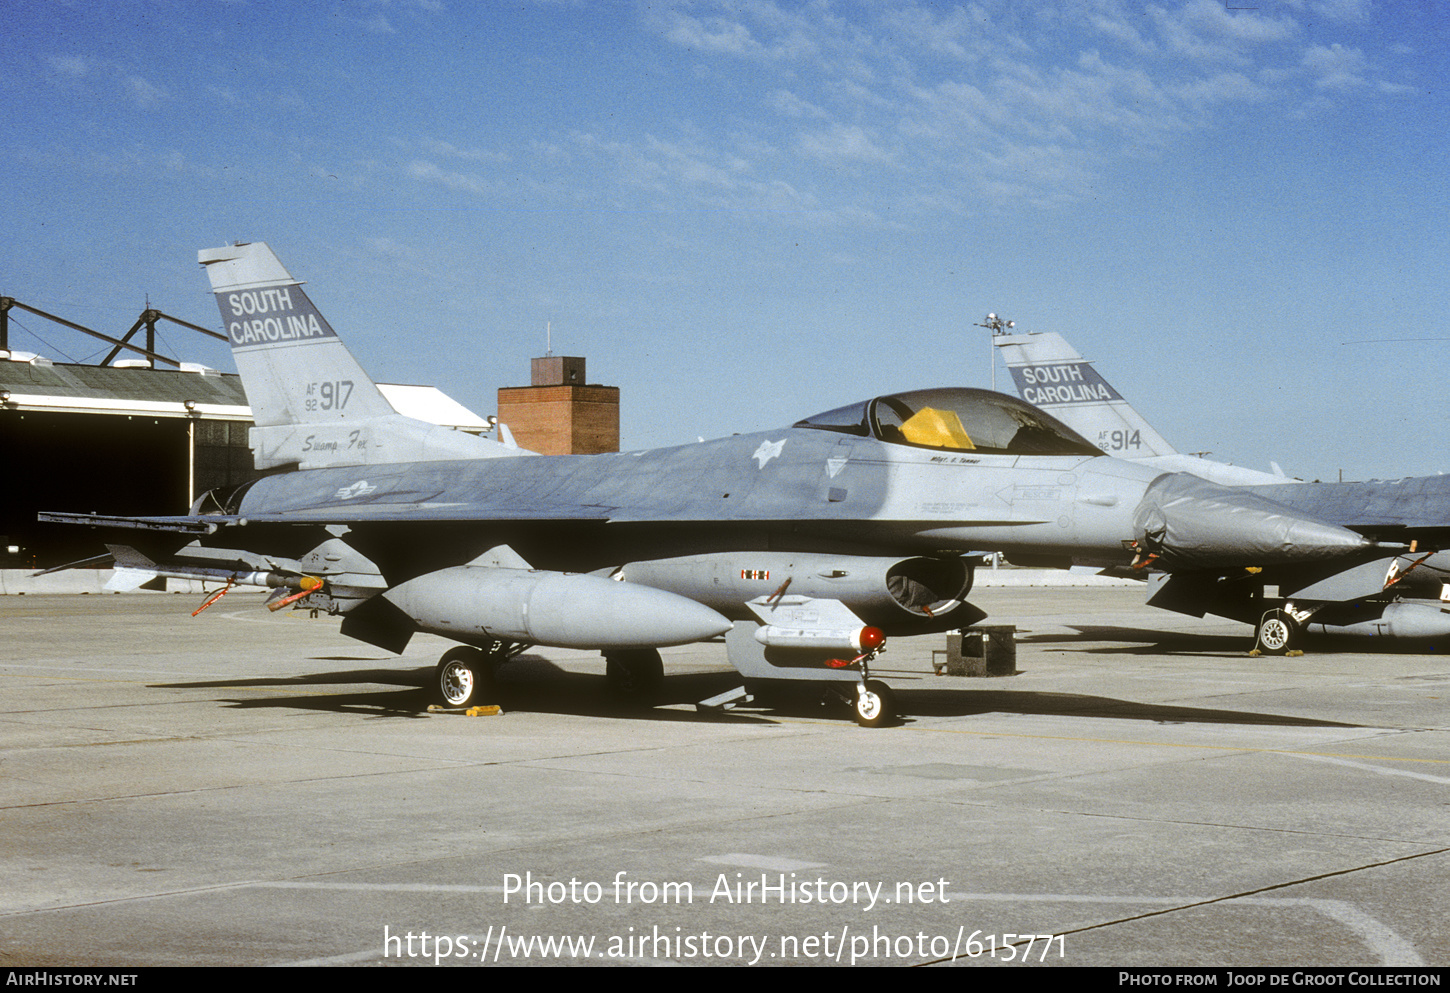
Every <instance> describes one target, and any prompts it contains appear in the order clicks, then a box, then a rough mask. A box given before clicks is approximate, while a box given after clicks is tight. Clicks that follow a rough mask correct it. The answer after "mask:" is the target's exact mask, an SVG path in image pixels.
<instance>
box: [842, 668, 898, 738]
mask: <svg viewBox="0 0 1450 993" xmlns="http://www.w3.org/2000/svg"><path fill="white" fill-rule="evenodd" d="M851 709H852V713H853V714H854V715H855V717H856V723H857V724H859V725H861V726H862V727H863V728H879V727H883V726H884V725H886V724H887V723H888V722H889V721H891V719H892V718H894V717H895V716H896V698H895V695H894V694H893V693H892V692H891V687H889V686H887V685H886V684H885V683H883V682H882V681H881V680H879V679H867V680H863V681H862V682H860V683H858V684H857V685H856V702H855V704H854V705H853V706H852V708H851Z"/></svg>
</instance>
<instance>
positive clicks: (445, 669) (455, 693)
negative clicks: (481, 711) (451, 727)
mask: <svg viewBox="0 0 1450 993" xmlns="http://www.w3.org/2000/svg"><path fill="white" fill-rule="evenodd" d="M489 675H490V673H489V668H488V662H487V660H486V659H485V657H484V653H483V652H481V651H479V650H478V649H476V648H463V647H460V648H451V649H449V650H448V651H446V652H444V653H443V657H442V658H441V659H439V660H438V669H437V672H436V673H435V678H434V680H433V685H434V688H435V689H436V691H437V694H438V699H439V700H440V701H441V702H442V704H443V706H445V707H472V706H474V705H476V704H479V703H482V702H483V698H484V696H485V695H486V687H487V685H488V682H489V678H488V677H489Z"/></svg>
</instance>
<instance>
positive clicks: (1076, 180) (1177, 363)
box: [0, 0, 1450, 479]
mask: <svg viewBox="0 0 1450 993" xmlns="http://www.w3.org/2000/svg"><path fill="white" fill-rule="evenodd" d="M1233 2H1234V6H1232V7H1230V6H1227V5H1225V4H1224V3H1221V2H1220V3H1213V2H1209V0H1188V2H1182V0H1163V2H1160V3H1148V4H1131V3H1122V2H1116V0H1064V2H1061V3H1056V4H1038V3H1024V2H1017V3H1009V2H990V0H989V2H982V3H975V4H948V3H926V2H915V3H913V2H879V3H878V2H845V0H836V2H805V3H787V2H784V0H695V2H688V0H681V2H664V3H657V2H651V3H645V2H639V3H634V2H624V0H621V2H568V0H513V2H509V3H504V2H485V3H462V2H458V0H392V2H382V0H357V2H317V3H267V2H245V0H234V2H223V0H125V2H123V0H114V2H103V3H94V2H61V0H52V2H34V0H12V2H11V3H8V4H7V5H6V17H7V25H6V36H7V40H6V44H5V46H4V47H3V49H0V100H3V102H4V106H5V107H6V112H5V114H4V116H3V124H0V127H3V128H4V131H5V138H6V140H5V143H4V144H5V148H6V154H5V155H4V156H3V157H0V195H3V203H4V206H5V208H6V209H5V222H4V225H3V228H0V293H3V294H6V295H10V296H14V297H16V298H18V299H20V300H22V301H25V302H27V303H31V304H33V305H36V306H39V307H42V308H44V309H50V310H54V311H56V312H58V313H61V314H63V315H66V316H70V317H72V318H73V319H76V320H79V321H81V322H82V323H88V324H90V326H92V327H95V328H97V329H99V330H103V331H107V332H109V333H112V334H117V333H119V332H120V331H123V330H124V329H125V328H127V327H129V326H130V324H131V322H132V321H134V320H135V319H136V316H137V314H139V312H140V310H141V308H142V306H143V305H144V302H145V299H146V297H147V295H148V294H149V296H150V299H151V301H152V303H153V305H156V306H159V307H161V308H162V309H164V310H166V311H168V312H170V313H173V314H176V315H177V316H180V317H183V318H188V319H191V320H197V321H199V322H201V323H206V324H208V325H209V326H216V325H217V324H218V316H217V313H216V309H215V307H214V305H213V304H212V302H211V300H210V298H209V295H208V294H207V293H206V281H205V278H204V275H203V274H202V273H201V271H200V269H199V267H198V266H197V265H196V263H195V259H196V251H197V249H199V248H206V247H215V246H218V245H222V244H225V243H227V242H230V241H239V240H240V241H266V242H268V243H270V244H271V245H272V247H273V248H274V250H275V251H276V252H277V253H278V255H279V256H280V257H281V258H282V260H283V262H284V263H285V264H286V265H287V266H288V267H289V268H290V269H291V270H292V272H293V274H294V275H295V276H297V277H298V278H300V279H303V280H306V281H307V282H308V290H309V294H310V295H311V297H312V298H313V300H314V301H315V302H316V303H317V304H318V305H319V307H320V308H321V309H322V310H323V312H324V313H325V314H327V316H328V318H329V319H330V321H331V323H332V324H333V326H334V327H336V328H337V329H338V330H339V332H340V333H341V334H342V335H343V336H344V337H345V339H346V340H347V341H348V343H349V345H350V346H351V347H352V349H353V350H354V352H356V353H357V355H358V357H359V359H360V360H361V361H362V362H363V364H364V366H365V367H366V368H368V369H369V370H370V371H371V372H372V373H373V374H374V375H375V376H376V377H377V378H378V379H381V380H385V381H392V382H414V383H434V384H437V385H438V386H440V387H442V388H443V389H444V390H446V391H447V392H449V393H450V394H452V395H453V396H455V397H456V398H458V399H459V400H461V401H462V402H464V403H466V404H467V405H469V406H470V407H473V408H474V409H475V410H477V411H479V412H480V413H484V414H487V413H491V412H492V411H493V408H494V398H495V390H496V389H497V388H498V387H499V386H510V385H521V384H524V383H526V382H527V377H528V360H529V358H530V357H531V356H533V355H540V354H543V351H544V328H545V325H546V323H547V322H552V327H553V341H554V351H555V352H556V353H558V354H570V355H584V356H586V357H587V358H588V360H589V365H588V370H589V378H590V380H591V381H594V382H603V383H608V384H611V385H617V386H619V387H621V388H622V390H623V416H622V433H623V441H624V444H625V446H626V447H629V448H640V447H653V446H658V445H666V444H676V443H684V442H688V441H693V440H694V439H695V438H696V437H698V436H702V435H703V436H705V437H713V436H718V435H722V434H728V433H730V432H732V431H741V432H744V431H753V430H760V429H766V428H770V427H776V426H779V425H782V424H787V423H790V422H791V421H794V420H796V419H798V418H799V417H802V416H805V415H807V414H811V413H814V412H817V411H820V410H825V409H829V408H832V407H837V406H841V405H843V404H845V403H847V402H850V401H853V400H856V399H861V398H863V397H866V396H871V395H876V394H879V393H885V392H890V391H894V390H900V389H908V388H918V387H925V386H937V385H953V384H960V385H969V386H985V385H987V383H988V379H989V371H988V353H989V348H988V344H987V338H986V333H985V332H983V331H982V330H980V329H978V328H975V327H973V325H974V324H975V323H976V322H979V321H980V320H981V319H982V316H983V315H984V314H985V313H986V312H988V311H989V310H990V311H996V312H999V313H1001V314H1003V315H1005V316H1006V317H1009V318H1012V319H1014V320H1016V321H1017V322H1018V326H1019V328H1022V329H1026V330H1041V331H1060V332H1062V333H1064V334H1065V335H1066V336H1067V337H1068V338H1069V340H1070V341H1072V342H1073V343H1074V344H1075V345H1076V346H1077V347H1078V348H1079V350H1081V351H1082V352H1083V353H1084V354H1085V355H1087V356H1088V357H1089V358H1091V359H1094V360H1096V361H1097V362H1098V365H1099V369H1100V371H1101V372H1102V373H1103V374H1104V375H1105V377H1106V378H1107V379H1108V380H1109V381H1110V382H1112V383H1113V384H1114V385H1115V386H1117V387H1118V389H1119V390H1120V391H1121V392H1122V393H1123V394H1124V395H1125V396H1127V397H1128V398H1129V399H1130V400H1132V401H1133V402H1134V403H1135V405H1136V406H1138V407H1139V409H1140V410H1142V411H1143V412H1144V414H1145V415H1146V416H1147V417H1148V418H1149V420H1150V421H1152V422H1153V423H1154V424H1155V426H1157V427H1158V429H1159V430H1160V431H1161V432H1162V433H1163V434H1164V435H1165V436H1166V437H1167V438H1168V439H1169V440H1170V441H1172V442H1174V443H1175V444H1177V445H1178V447H1179V448H1181V449H1184V450H1194V451H1198V450H1211V451H1212V452H1213V453H1214V456H1213V457H1215V458H1220V459H1224V460H1227V461H1233V462H1236V463H1239V464H1243V465H1248V466H1251V467H1254V468H1266V467H1267V463H1268V460H1269V459H1271V458H1272V459H1274V460H1276V461H1278V462H1279V463H1280V464H1282V465H1283V466H1284V468H1285V469H1286V470H1287V471H1289V472H1290V473H1292V474H1295V475H1300V476H1304V477H1306V478H1315V477H1318V478H1325V479H1332V478H1336V476H1337V474H1338V473H1339V472H1340V471H1341V470H1342V471H1343V473H1344V476H1345V478H1346V479H1356V478H1368V477H1372V476H1380V477H1388V476H1398V475H1407V474H1423V473H1430V472H1437V471H1442V470H1450V441H1447V439H1450V397H1447V391H1446V390H1445V386H1444V382H1445V378H1446V372H1447V370H1450V340H1447V339H1450V322H1447V316H1446V315H1447V313H1450V293H1447V259H1450V251H1447V249H1450V244H1447V242H1450V217H1447V198H1450V185H1447V170H1450V147H1447V146H1450V114H1447V101H1446V92H1445V89H1446V83H1447V81H1450V71H1447V70H1450V60H1447V55H1450V5H1442V4H1440V3H1413V4H1411V3H1396V4H1387V3H1373V2H1370V0H1286V2H1273V0H1258V5H1257V6H1253V7H1251V8H1249V9H1242V8H1244V7H1248V5H1249V4H1250V2H1253V0H1243V2H1242V7H1240V5H1239V0H1233ZM16 322H18V323H19V324H21V325H23V328H22V327H17V326H16V323H15V322H12V327H11V340H12V346H13V347H16V348H23V349H29V350H34V351H39V352H41V353H42V354H45V355H48V356H50V357H51V358H54V359H57V360H61V361H65V360H67V359H71V360H79V361H84V360H87V359H89V360H90V361H95V360H96V359H97V358H99V356H100V354H104V348H101V349H99V350H98V348H97V346H98V345H99V344H100V343H95V342H92V341H91V340H89V339H86V338H85V337H84V336H80V335H76V334H74V333H73V332H65V331H62V330H61V329H59V328H57V327H56V326H55V325H52V324H49V323H48V322H44V321H41V320H39V319H36V318H32V317H28V316H26V315H16ZM26 329H28V331H27V330H26ZM30 332H34V333H35V334H37V335H39V338H32V337H30V336H29V333H30ZM167 339H168V341H169V342H170V343H171V345H172V347H173V349H174V350H175V351H177V352H180V353H182V355H181V357H183V358H188V359H193V360H200V361H205V362H207V363H208V364H211V365H214V366H218V367H220V368H224V369H231V368H232V366H231V362H230V358H229V357H228V356H227V355H226V353H225V351H224V348H223V347H222V346H220V345H213V344H212V343H209V342H204V341H201V340H199V339H197V338H195V337H193V336H191V335H189V334H186V333H184V332H181V331H179V330H177V331H173V332H167ZM1414 339H1429V340H1414ZM1005 382H1006V377H1005V375H999V384H1003V383H1005Z"/></svg>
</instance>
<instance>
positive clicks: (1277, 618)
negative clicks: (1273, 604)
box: [1254, 610, 1303, 655]
mask: <svg viewBox="0 0 1450 993" xmlns="http://www.w3.org/2000/svg"><path fill="white" fill-rule="evenodd" d="M1302 633H1303V629H1302V628H1301V627H1300V625H1299V622H1298V621H1296V620H1295V619H1294V617H1293V615H1292V614H1290V613H1289V612H1288V611H1286V610H1270V611H1268V612H1266V613H1265V614H1264V616H1263V617H1261V618H1259V625H1258V627H1257V628H1256V629H1255V631H1254V650H1255V651H1256V652H1258V653H1259V654H1260V655H1288V654H1289V653H1290V652H1291V651H1293V650H1294V649H1295V648H1297V647H1298V643H1299V637H1300V635H1301V634H1302Z"/></svg>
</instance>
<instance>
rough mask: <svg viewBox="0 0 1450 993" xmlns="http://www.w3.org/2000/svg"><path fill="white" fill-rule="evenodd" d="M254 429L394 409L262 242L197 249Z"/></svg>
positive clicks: (353, 417)
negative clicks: (229, 341)
mask: <svg viewBox="0 0 1450 993" xmlns="http://www.w3.org/2000/svg"><path fill="white" fill-rule="evenodd" d="M197 261H198V262H200V263H201V264H202V265H204V266H205V267H206V274H207V276H208V277H209V278H210V279H211V288H212V292H213V293H215V294H216V300H217V306H219V307H220V308H221V312H222V323H223V324H224V325H225V326H226V330H227V336H228V337H229V338H231V341H232V356H233V358H234V359H235V360H236V363H237V371H238V372H239V373H241V375H242V381H243V382H244V383H245V385H246V388H247V401H248V403H250V404H251V407H252V418H253V421H254V423H255V424H256V425H257V427H259V428H265V427H274V426H276V425H280V424H306V423H316V422H327V421H345V420H357V419H362V418H367V417H384V416H387V415H389V414H394V413H397V412H396V411H395V410H394V409H393V407H392V405H391V404H390V403H388V401H387V400H386V399H385V398H384V397H383V394H382V393H381V392H380V391H379V390H378V388H377V386H376V385H375V384H374V383H373V381H372V380H371V379H369V378H368V375H367V373H365V372H363V369H362V366H360V365H358V362H357V359H355V358H353V357H352V353H351V352H349V351H348V350H347V346H346V345H344V344H343V343H342V340H341V339H340V338H338V336H337V332H335V331H333V330H332V326H331V325H330V324H328V323H327V318H325V317H323V316H322V315H321V314H320V313H318V311H317V308H316V307H315V306H313V304H312V301H311V300H309V299H308V298H307V294H306V293H304V292H303V291H302V283H301V282H300V281H299V280H296V279H293V278H292V276H291V274H290V273H288V272H287V270H286V269H285V268H283V266H282V263H281V262H280V261H279V260H278V259H277V256H276V255H274V254H273V253H272V250H271V249H270V248H268V247H267V246H266V244H264V243H262V242H253V243H251V244H244V245H231V246H228V247H226V248H213V249H207V250H205V251H201V252H198V253H197Z"/></svg>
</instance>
